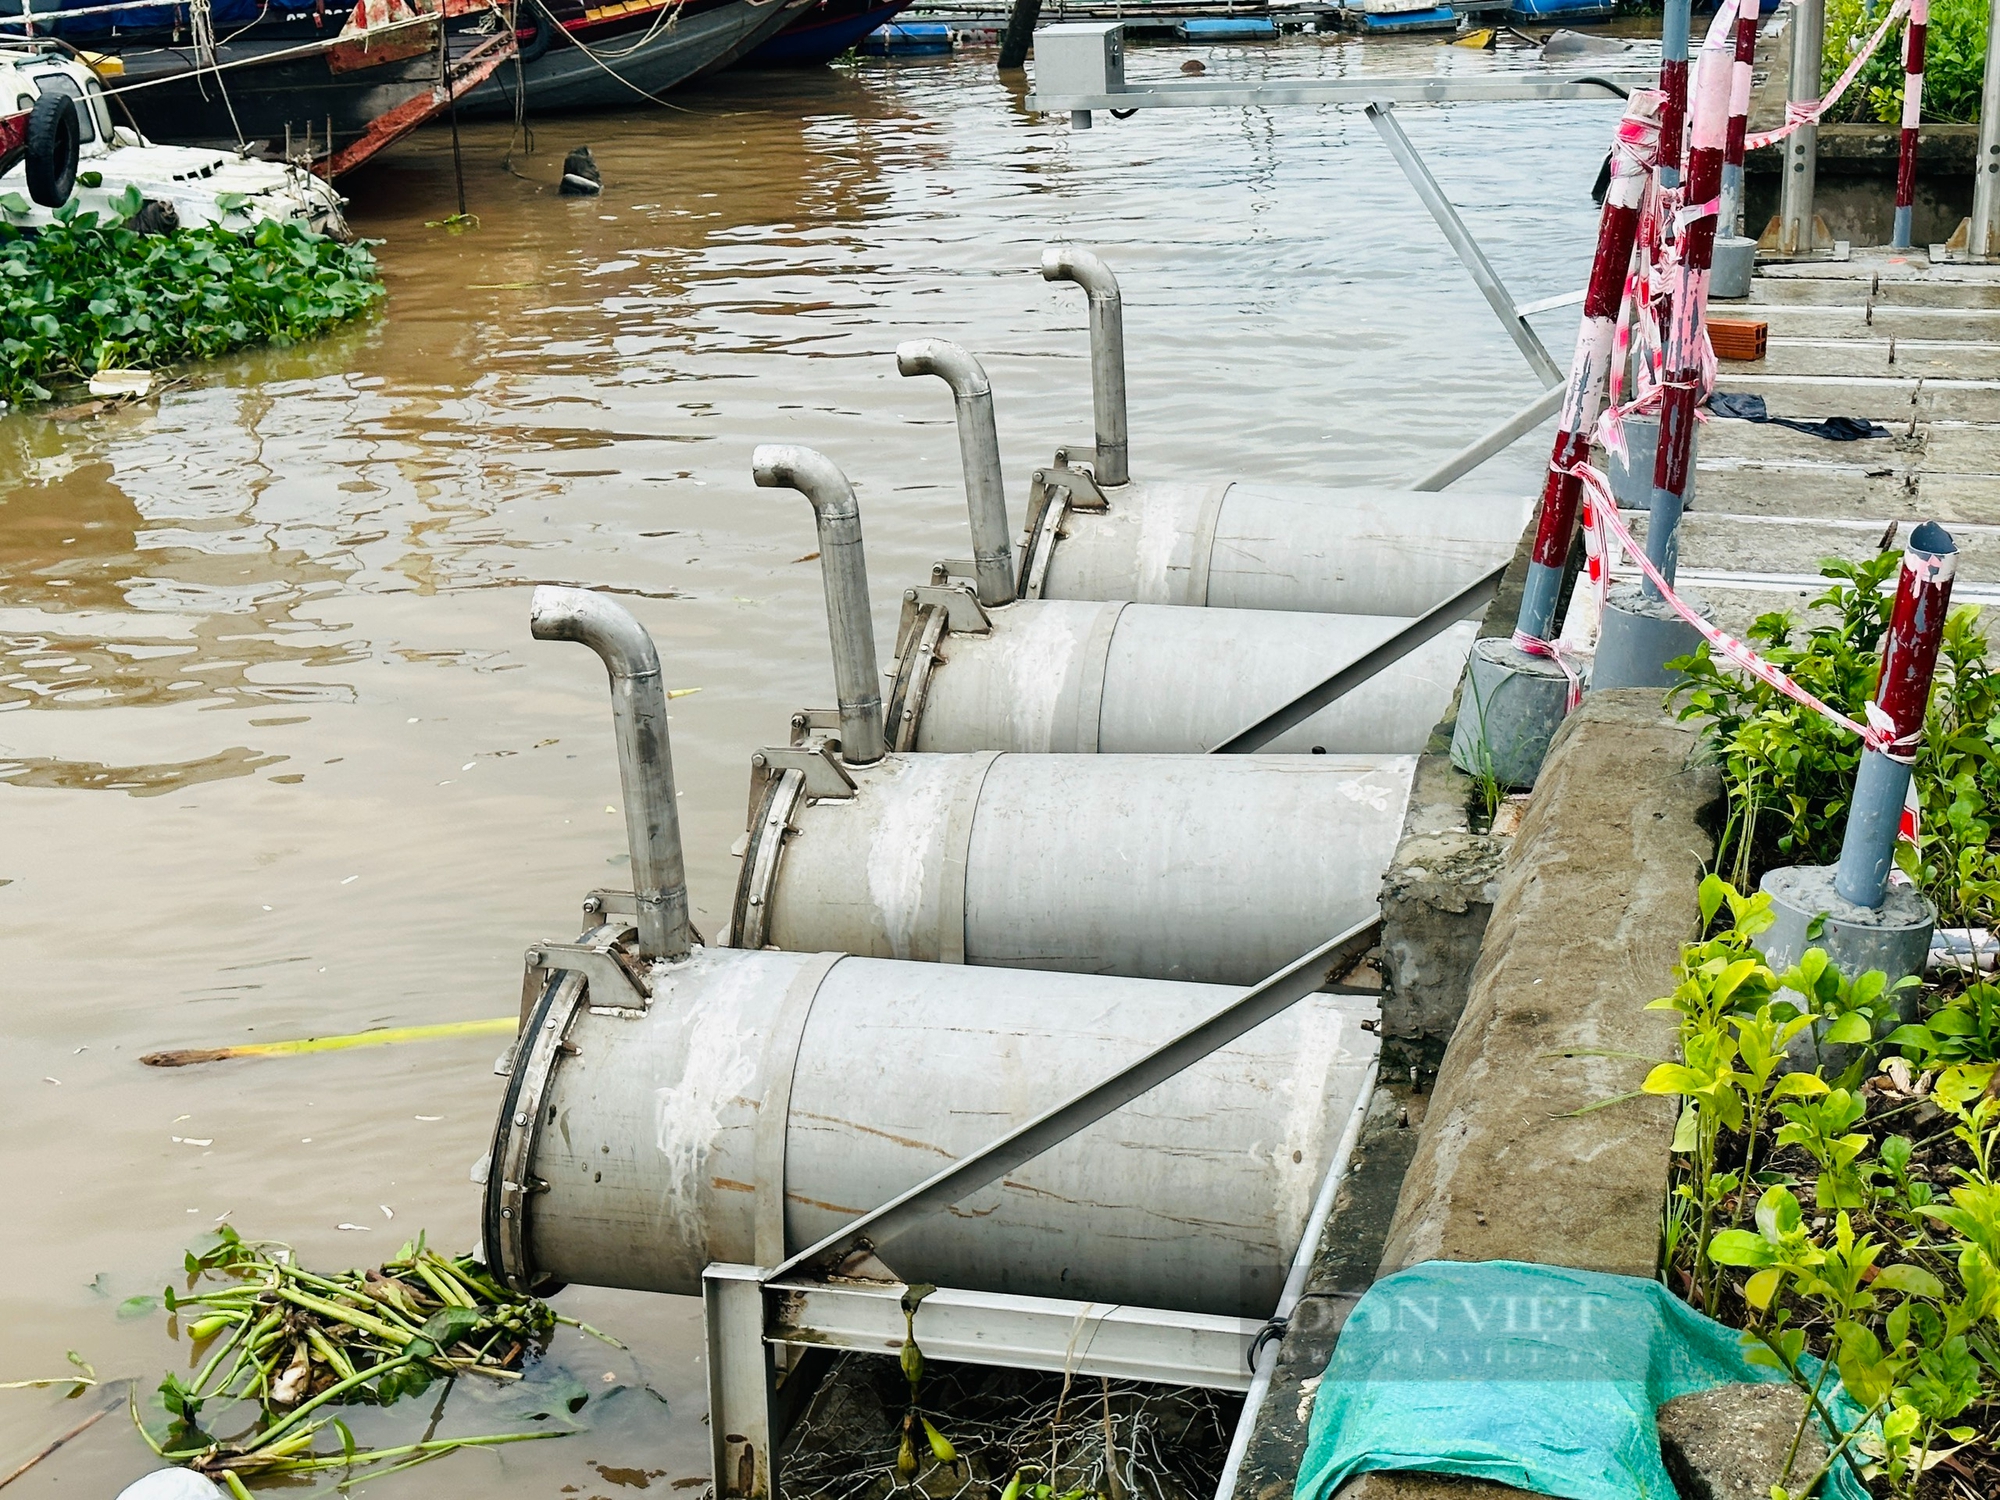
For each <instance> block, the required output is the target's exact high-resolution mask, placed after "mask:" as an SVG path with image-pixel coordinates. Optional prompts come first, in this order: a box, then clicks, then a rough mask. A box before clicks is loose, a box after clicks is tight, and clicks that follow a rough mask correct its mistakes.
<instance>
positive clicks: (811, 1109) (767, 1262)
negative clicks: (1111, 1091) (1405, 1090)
mask: <svg viewBox="0 0 2000 1500" xmlns="http://www.w3.org/2000/svg"><path fill="white" fill-rule="evenodd" d="M1332 926H1333V923H1332V921H1331V920H1329V922H1328V927H1329V928H1331V927H1332ZM1293 956H1294V957H1296V956H1297V955H1293ZM577 988H578V986H577V985H576V983H575V982H574V981H573V980H572V981H566V982H565V983H564V984H561V985H553V986H550V988H549V990H548V992H547V993H546V994H545V995H544V996H543V998H542V1000H541V1002H540V1003H539V1004H538V1005H537V1007H536V1010H535V1012H534V1014H533V1015H531V1016H530V1018H529V1024H528V1026H527V1027H526V1028H525V1029H524V1031H523V1033H522V1036H523V1042H522V1044H521V1045H520V1046H519V1047H518V1048H517V1049H516V1061H515V1063H514V1071H513V1074H512V1076H511V1077H510V1078H509V1079H508V1084H507V1095H506V1100H505V1103H504V1106H503V1108H502V1109H501V1110H500V1112H499V1118H498V1121H497V1125H496V1131H495V1136H494V1143H493V1155H492V1158H491V1165H490V1167H489V1169H488V1171H487V1174H486V1188H485V1194H486V1197H485V1211H484V1216H483V1217H484V1234H483V1240H484V1243H485V1245H486V1248H487V1253H488V1254H489V1255H491V1256H493V1257H494V1265H495V1268H496V1270H498V1271H499V1272H500V1273H501V1274H502V1275H503V1276H504V1277H506V1278H507V1280H508V1281H509V1282H511V1283H512V1284H514V1285H517V1286H532V1285H534V1284H535V1283H536V1282H537V1281H539V1280H541V1279H542V1278H544V1277H554V1278H555V1279H557V1280H559V1281H564V1282H578V1283H582V1284H585V1285H590V1286H613V1287H627V1288H632V1289H635V1290H642V1291H656V1292H668V1293H673V1294H677V1295H681V1296H692V1295H695V1294H697V1293H699V1292H700V1290H701V1274H702V1269H703V1267H704V1266H706V1265H708V1264H710V1263H711V1262H715V1261H729V1262H735V1263H739V1264H751V1265H763V1266H775V1265H777V1264H779V1263H780V1262H781V1261H783V1260H784V1259H785V1258H786V1257H787V1256H788V1255H790V1254H794V1253H796V1252H797V1251H800V1250H803V1249H805V1248H806V1247H807V1246H809V1245H812V1244H814V1243H816V1242H817V1241H819V1240H820V1239H822V1238H824V1237H825V1236H826V1235H828V1234H831V1233H833V1232H834V1231H836V1230H838V1229H840V1228H841V1227H842V1226H843V1225H845V1224H848V1223H850V1222H851V1221H852V1220H854V1219H855V1218H857V1217H859V1216H860V1215H861V1214H863V1213H866V1212H867V1211H868V1210H870V1209H872V1208H875V1207H877V1206H878V1205H880V1204H882V1203H885V1202H888V1201H889V1200H890V1199H892V1198H894V1197H895V1196H896V1195H897V1194H899V1193H902V1192H904V1191H906V1190H907V1189H909V1188H910V1187H913V1186H914V1185H915V1184H917V1183H919V1182H921V1181H923V1180H924V1179H925V1178H927V1177H929V1176H931V1175H932V1173H934V1172H935V1171H936V1170H937V1169H938V1167H939V1166H940V1165H942V1164H944V1163H945V1162H948V1161H951V1160H953V1159H955V1158H959V1157H963V1156H966V1155H969V1154H970V1153H972V1152H974V1151H976V1150H978V1149H979V1148H980V1147H982V1146H984V1145H986V1144H987V1143H988V1142H989V1141H991V1140H992V1139H994V1138H995V1137H996V1136H1000V1135H1003V1134H1005V1133H1006V1132H1007V1131H1008V1130H1009V1129H1011V1128H1013V1127H1015V1126H1018V1125H1021V1124H1025V1123H1026V1122H1027V1121H1028V1120H1030V1119H1032V1118H1033V1117H1034V1116H1036V1115H1037V1114H1039V1113H1040V1112H1041V1111H1043V1110H1044V1109H1046V1108H1047V1107H1048V1106H1049V1105H1050V1104H1052V1103H1054V1102H1057V1101H1060V1100H1062V1099H1066V1098H1070V1097H1073V1096H1074V1095H1077V1094H1079V1093H1081V1092H1083V1090H1084V1089H1085V1088H1087V1087H1088V1086H1090V1085H1091V1084H1093V1083H1096V1082H1098V1081H1099V1080H1101V1079H1103V1078H1106V1077H1108V1076H1110V1075H1111V1074H1113V1073H1115V1072H1117V1071H1118V1070H1119V1069H1120V1068H1122V1067H1125V1066H1127V1065H1128V1064H1130V1063H1131V1062H1132V1061H1133V1060H1134V1059H1135V1058H1137V1057H1140V1056H1143V1055H1144V1054H1145V1053H1147V1052H1148V1051H1150V1050H1151V1049H1153V1048H1154V1047H1157V1046H1158V1045H1160V1044H1161V1043H1162V1042H1164V1041H1166V1040H1167V1039H1168V1038H1170V1037H1172V1036H1174V1035H1175V1034H1177V1033H1178V1032H1180V1031H1183V1030H1185V1029H1187V1028H1188V1027H1190V1026H1192V1025H1194V1024H1196V1023H1197V1022H1199V1021H1201V1020H1202V1019H1204V1018H1206V1017H1208V1016H1211V1015H1213V1014H1215V1013H1216V1012H1217V1011H1219V1010H1221V1009H1223V1008H1224V1007H1225V1006H1226V1005H1228V1004H1229V1003H1230V1002H1231V1001H1232V1000H1234V999H1236V998H1237V993H1238V992H1236V991H1234V990H1231V989H1225V988H1220V987H1213V986H1207V985H1194V984H1161V983H1157V982H1149V981H1145V980H1134V979H1118V978H1105V977H1102V976H1099V975H1088V974H1050V973H1020V972H1015V971H1012V970H1007V969H970V968H962V967H959V968H952V967H945V966H942V965H937V964H908V963H903V964H899V963H885V962H882V961H879V960H873V959H867V958H845V957H842V956H841V955H839V954H838V953H769V952H765V953H746V952H741V951H734V950H730V949H715V948H703V949H698V950H696V952H695V954H694V956H693V957H692V958H691V959H690V960H689V962H688V963H687V964H686V965H685V966H683V967H681V968H679V969H677V970H676V971H675V978H674V983H673V986H672V988H671V989H669V990H664V991H663V992H662V993H661V994H659V995H658V996H656V997H655V999H654V1001H653V1004H652V1006H651V1007H650V1008H649V1009H648V1010H646V1011H645V1012H644V1013H634V1012H629V1011H627V1012H622V1013H620V1012H603V1011H597V1010H593V1009H592V1008H591V1007H590V1006H589V1005H588V1004H587V1003H585V1004H579V1003H578V998H579V997H578V995H577ZM1374 1011H1375V1006H1374V1003H1373V1002H1372V1001H1370V1000H1365V999H1360V998H1357V997H1354V996H1348V995H1327V994H1316V995H1312V996H1309V997H1307V998H1306V999H1304V1000H1301V1001H1299V1002H1298V1003H1297V1004H1295V1005H1293V1006H1292V1007H1290V1008H1289V1009H1287V1010H1286V1011H1285V1012H1283V1013H1282V1014H1280V1015H1278V1016H1276V1017H1274V1018H1272V1019H1271V1020H1269V1021H1266V1022H1265V1023H1264V1024H1263V1025H1261V1026H1259V1027H1257V1028H1256V1029H1255V1030H1253V1031H1251V1032H1249V1033H1248V1034H1247V1035H1245V1036H1243V1037H1241V1038H1239V1039H1238V1040H1236V1041H1234V1042H1232V1043H1230V1044H1229V1045H1228V1046H1227V1047H1224V1048H1222V1049H1221V1050H1219V1051H1217V1052H1215V1053H1213V1054H1212V1055H1210V1056H1209V1057H1207V1058H1204V1059H1203V1060H1202V1061H1200V1062H1198V1063H1196V1064H1194V1065H1193V1066H1191V1067H1190V1068H1188V1069H1187V1070H1186V1071H1184V1072H1182V1073H1180V1074H1177V1075H1176V1076H1175V1077H1173V1078H1171V1079H1169V1080H1167V1081H1166V1082H1164V1083H1161V1084H1159V1085H1158V1086H1156V1087H1155V1088H1153V1089H1152V1090H1150V1091H1148V1092H1147V1093H1146V1094H1145V1095H1144V1096H1142V1097H1141V1098H1140V1099H1138V1100H1136V1101H1134V1102H1133V1103H1132V1104H1129V1105H1127V1106H1126V1107H1124V1108H1122V1109H1120V1110H1118V1111H1116V1112H1115V1113H1113V1114H1111V1115H1109V1116H1107V1117H1106V1118H1105V1119H1103V1120H1100V1121H1099V1122H1098V1123H1097V1124H1095V1125H1092V1126H1090V1127H1089V1128H1087V1129H1085V1130H1084V1131H1082V1132H1080V1133H1079V1134H1077V1135H1076V1136H1074V1137H1072V1138H1071V1139H1069V1140H1067V1141H1064V1142H1063V1143H1062V1144H1061V1145H1059V1146H1056V1147H1053V1148H1052V1149H1050V1150H1048V1151H1046V1152H1044V1153H1043V1154H1041V1155H1040V1156H1037V1157H1035V1158H1034V1159H1033V1160H1032V1161H1030V1162H1027V1163H1026V1164H1024V1165H1023V1166H1020V1167H1017V1168H1015V1169H1014V1170H1012V1171H1010V1172H1009V1173H1008V1174H1007V1176H1006V1178H1005V1179H1004V1180H1003V1181H1001V1182H997V1183H994V1184H993V1185H992V1186H990V1187H987V1188H984V1189H981V1190H980V1191H979V1192H978V1193H976V1194H974V1195H972V1196H970V1197H968V1198H967V1199H966V1200H965V1201H964V1203H963V1204H961V1205H959V1206H958V1207H957V1208H956V1209H955V1210H954V1211H953V1212H950V1213H939V1214H934V1215H932V1216H930V1217H929V1218H927V1219H926V1220H925V1221H924V1222H923V1223H922V1224H921V1225H919V1226H917V1227H914V1228H912V1229H911V1230H909V1231H908V1232H907V1233H905V1234H901V1235H898V1236H897V1237H896V1238H895V1240H894V1241H893V1242H892V1243H891V1244H889V1245H888V1246H885V1247H884V1249H883V1250H882V1252H881V1253H882V1255H883V1258H884V1259H886V1260H887V1261H888V1263H889V1264H890V1265H891V1266H892V1267H893V1268H894V1269H895V1270H896V1271H897V1272H899V1273H900V1274H901V1275H903V1276H904V1277H906V1278H907V1279H908V1280H910V1281H913V1282H914V1281H932V1282H942V1283H944V1284H946V1285H949V1286H953V1287H960V1288H968V1289H972V1290H979V1291H992V1292H1011V1293H1021V1294H1027V1295H1037V1296H1058V1297H1068V1298H1083V1299H1087V1300H1092V1301H1100V1302H1127V1303H1135V1304H1138V1305H1140V1306H1146V1307H1171V1308H1177V1309H1182V1310H1185V1311H1190V1312H1205V1313H1220V1314H1225V1315H1232V1316H1239V1317H1265V1316H1268V1315H1269V1314H1270V1312H1271V1310H1272V1308H1273V1307H1274V1306H1275V1304H1276V1302H1277V1298H1278V1294H1279V1291H1280V1289H1281V1288H1282V1286H1283V1284H1284V1281H1285V1274H1286V1269H1287V1262H1288V1260H1289V1258H1290V1257H1291V1254H1292V1252H1293V1250H1294V1247H1295V1246H1296V1245H1297V1243H1298V1241H1299V1238H1300V1234H1301V1231H1302V1229H1303V1228H1304V1226H1305V1223H1306V1220H1307V1218H1308V1217H1309V1215H1310V1214H1311V1212H1312V1208H1313V1203H1314V1198H1315V1186H1316V1185H1317V1184H1318V1183H1320V1182H1321V1181H1322V1180H1323V1179H1324V1178H1325V1176H1326V1174H1327V1172H1328V1169H1329V1167H1331V1166H1332V1165H1333V1164H1334V1163H1335V1161H1336V1159H1337V1154H1338V1150H1339V1145H1340V1141H1341V1139H1342V1133H1343V1126H1344V1125H1345V1124H1346V1123H1347V1121H1348V1119H1349V1118H1351V1116H1352V1114H1353V1112H1354V1109H1355V1107H1356V1105H1357V1103H1359V1101H1360V1100H1361V1098H1362V1094H1363V1090H1364V1089H1365V1087H1366V1085H1367V1081H1368V1076H1369V1069H1370V1064H1371V1063H1372V1062H1373V1061H1374V1058H1375V1056H1376V1051H1377V1047H1378V1045H1379V1044H1378V1042H1377V1039H1376V1037H1375V1035H1374V1033H1373V1032H1372V1031H1371V1030H1369V1029H1366V1028H1367V1027H1368V1026H1369V1025H1370V1024H1372V1018H1373V1014H1374ZM525 1183H532V1184H534V1189H533V1190H532V1191H527V1192H523V1191H522V1190H521V1186H520V1185H521V1184H525ZM509 1184H513V1186H512V1187H511V1188H510V1186H509ZM510 1216H513V1217H510Z"/></svg>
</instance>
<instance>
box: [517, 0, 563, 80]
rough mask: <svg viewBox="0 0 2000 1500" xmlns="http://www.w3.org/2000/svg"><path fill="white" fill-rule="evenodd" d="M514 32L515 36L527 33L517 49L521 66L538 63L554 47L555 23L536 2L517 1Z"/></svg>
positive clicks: (527, 0)
mask: <svg viewBox="0 0 2000 1500" xmlns="http://www.w3.org/2000/svg"><path fill="white" fill-rule="evenodd" d="M514 31H515V34H516V35H517V36H518V35H519V34H520V33H521V32H523V31H526V32H527V33H528V39H527V40H526V41H525V42H522V43H520V45H519V47H518V49H517V50H518V51H519V53H520V57H521V61H522V63H523V64H527V63H531V62H540V61H541V59H542V56H543V54H545V53H546V52H547V51H548V50H549V48H550V47H552V46H554V45H555V40H556V23H555V22H554V21H552V20H550V19H549V13H548V12H547V11H545V10H543V9H542V7H541V6H540V5H539V4H538V3H537V0H519V3H518V5H517V7H516V9H515V12H514Z"/></svg>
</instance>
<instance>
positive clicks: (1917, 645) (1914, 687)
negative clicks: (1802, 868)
mask: <svg viewBox="0 0 2000 1500" xmlns="http://www.w3.org/2000/svg"><path fill="white" fill-rule="evenodd" d="M1957 563H1958V545H1957V543H1955V542H1954V541H1953V540H1952V539H1951V533H1950V532H1948V531H1946V530H1945V529H1944V528H1943V527H1942V526H1940V525H1938V523H1937V522H1935V521H1926V522H1924V523H1923V524H1922V525H1921V526H1919V527H1918V528H1917V529H1916V530H1915V531H1913V532H1911V533H1910V541H1909V545H1908V546H1907V547H1906V548H1905V549H1904V552H1903V565H1902V567H1901V568H1899V569H1898V570H1897V588H1896V604H1895V608H1894V611H1893V612H1892V613H1891V615H1890V616H1889V628H1888V631H1887V632H1886V634H1885V638H1884V643H1883V647H1882V669H1881V679H1880V681H1879V682H1878V683H1877V685H1876V689H1875V701H1876V705H1877V707H1878V708H1879V710H1880V711H1881V712H1882V713H1883V714H1884V715H1886V716H1887V721H1888V723H1889V725H1890V726H1891V728H1892V730H1893V732H1894V734H1895V737H1896V738H1897V739H1898V740H1899V741H1902V742H1903V743H1904V744H1905V745H1906V746H1908V747H1909V748H1908V754H1910V755H1914V754H1915V747H1914V744H1913V743H1912V742H1913V741H1914V740H1915V739H1916V737H1917V736H1919V735H1920V734H1921V733H1922V732H1923V725H1924V714H1925V710H1926V709H1927V707H1928V706H1929V703H1930V695H1931V675H1932V673H1933V672H1934V671H1935V669H1936V667H1937V655H1938V643H1939V641H1940V640H1941V639H1942V637H1943V635H1944V622H1945V616H1946V614H1948V613H1949V612H1950V609H1951V583H1952V575H1953V573H1954V572H1955V571H1956V569H1957ZM1912 769H1913V767H1912V765H1911V763H1910V761H1909V760H1908V759H1907V758H1891V757H1890V756H1888V755H1885V754H1884V753H1883V752H1881V751H1880V750H1875V749H1868V750H1864V751H1863V752H1862V754H1861V766H1860V769H1859V770H1858V771H1857V772H1856V773H1855V777H1854V800H1853V801H1852V802H1851V803H1850V804H1849V805H1848V809H1847V831H1846V833H1845V834H1844V835H1843V836H1842V839H1841V844H1840V864H1839V866H1838V867H1837V869H1836V870H1835V872H1834V877H1833V888H1834V890H1835V891H1837V892H1838V893H1839V894H1840V896H1841V898H1842V899H1843V900H1847V901H1852V902H1853V903H1854V904H1855V905H1856V906H1865V907H1868V908H1869V909H1871V910H1872V909H1874V908H1876V907H1879V906H1881V904H1882V902H1883V899H1884V897H1885V896H1886V895H1887V893H1888V887H1889V870H1890V868H1891V866H1892V864H1893V863H1894V860H1895V853H1896V835H1897V832H1898V829H1899V828H1900V826H1901V823H1902V817H1903V799H1904V797H1905V796H1906V795H1907V794H1908V793H1909V790H1910V775H1911V771H1912Z"/></svg>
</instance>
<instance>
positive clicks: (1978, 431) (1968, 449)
mask: <svg viewBox="0 0 2000 1500" xmlns="http://www.w3.org/2000/svg"><path fill="white" fill-rule="evenodd" d="M1920 430H1921V433H1922V436H1921V438H1920V441H1921V442H1922V444H1923V465H1922V467H1923V469H1924V471H1925V472H1926V473H1937V474H1984V475H1995V476H2000V427H1992V426H1989V425H1987V424H1985V423H1971V422H1952V423H1944V422H1939V423H1933V424H1927V425H1925V426H1923V427H1922V428H1921V429H1920ZM1995 488H1996V489H2000V479H1996V481H1995Z"/></svg>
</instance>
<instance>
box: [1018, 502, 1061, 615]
mask: <svg viewBox="0 0 2000 1500" xmlns="http://www.w3.org/2000/svg"><path fill="white" fill-rule="evenodd" d="M1068 514H1069V491H1068V490H1066V489H1063V488H1062V487H1060V486H1056V487H1054V488H1052V489H1051V491H1050V492H1049V497H1048V500H1047V502H1046V503H1045V504H1044V505H1043V506H1042V507H1041V508H1040V510H1038V511H1037V512H1036V513H1035V519H1034V522H1033V525H1032V526H1031V528H1030V530H1029V532H1028V540H1027V545H1026V546H1025V547H1023V548H1022V550H1021V588H1020V594H1021V597H1022V598H1023V599H1039V598H1041V597H1042V590H1043V589H1045V588H1047V587H1048V582H1049V563H1050V561H1051V560H1052V559H1053V558H1054V557H1055V551H1056V542H1057V540H1058V539H1059V538H1060V536H1061V535H1062V523H1063V518H1064V517H1065V516H1067V515H1068Z"/></svg>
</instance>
